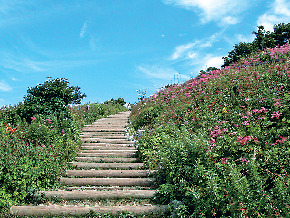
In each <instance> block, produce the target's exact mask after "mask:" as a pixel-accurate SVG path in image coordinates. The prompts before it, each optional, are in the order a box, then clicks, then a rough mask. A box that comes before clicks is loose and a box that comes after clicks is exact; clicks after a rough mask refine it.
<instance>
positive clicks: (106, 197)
mask: <svg viewBox="0 0 290 218" xmlns="http://www.w3.org/2000/svg"><path fill="white" fill-rule="evenodd" d="M129 115H130V112H124V113H119V114H118V115H112V116H109V118H103V119H100V120H98V121H96V122H94V123H93V124H91V125H86V126H85V127H84V128H83V132H82V134H81V141H82V142H83V143H82V146H81V150H80V151H79V152H78V153H77V157H76V161H74V162H70V164H71V165H72V166H73V167H74V168H76V169H74V170H66V172H65V173H64V175H63V177H61V178H59V180H58V182H59V183H60V184H61V185H62V186H61V187H63V188H64V189H65V190H56V191H40V192H37V193H36V195H41V196H44V197H46V199H48V200H51V201H52V202H58V205H54V204H52V205H51V202H49V203H48V204H50V205H39V206H13V207H11V208H10V213H11V214H12V215H15V216H36V217H43V216H84V217H85V216H86V215H87V214H88V213H90V212H92V211H93V212H94V213H99V214H104V213H112V214H115V215H117V214H118V213H121V212H122V211H129V212H131V213H133V214H136V215H140V214H141V215H144V216H145V217H165V214H166V212H167V211H168V206H167V205H155V206H152V205H150V199H152V197H153V195H154V193H155V190H154V185H155V179H154V178H151V177H152V176H153V174H154V173H155V171H150V170H142V168H143V167H144V164H143V163H138V159H137V158H135V156H136V153H137V149H136V147H135V145H134V144H135V143H134V142H133V141H128V140H127V137H126V136H125V133H126V128H125V126H126V125H127V124H128V117H129ZM122 199H126V200H124V201H123V200H122ZM135 199H136V200H135ZM116 201H117V202H116ZM129 201H130V202H131V203H130V204H134V206H131V205H128V202H129ZM106 202H110V204H112V205H111V206H107V205H108V204H107V203H106ZM104 203H105V204H106V205H103V204H104ZM55 204H56V203H55ZM71 204H74V205H71ZM116 204H117V205H116ZM118 204H119V205H120V204H121V205H123V204H127V205H124V206H119V205H118ZM136 204H137V205H136Z"/></svg>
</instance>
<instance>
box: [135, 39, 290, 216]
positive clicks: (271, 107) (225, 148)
mask: <svg viewBox="0 0 290 218" xmlns="http://www.w3.org/2000/svg"><path fill="white" fill-rule="evenodd" d="M289 57H290V46H289V44H286V45H284V46H282V47H276V48H274V49H266V50H265V51H263V52H259V53H254V54H252V55H251V56H249V57H248V58H243V59H241V60H240V61H239V62H237V63H235V64H233V65H231V66H229V67H226V68H224V69H222V70H214V71H211V72H209V73H208V74H203V75H202V76H201V77H200V78H196V79H192V80H189V81H187V82H185V83H184V84H181V85H172V86H170V87H168V88H166V89H163V90H161V91H160V92H159V93H156V94H155V95H154V96H153V97H151V98H149V99H145V100H144V101H142V102H140V103H138V105H137V106H135V107H134V108H133V110H132V116H131V121H132V124H133V127H134V128H135V129H136V130H137V129H141V128H143V129H144V130H146V131H145V133H144V134H143V135H142V136H141V137H140V138H138V140H139V142H138V148H139V152H140V154H141V157H142V158H143V160H144V161H145V162H146V164H147V167H148V168H150V169H159V171H158V172H159V173H158V174H157V176H156V177H157V181H158V182H159V185H160V187H159V191H158V192H157V193H156V195H155V199H156V201H157V203H163V204H164V203H170V205H171V208H172V212H173V213H174V214H175V215H177V216H178V217H185V216H189V215H191V216H192V217H203V216H205V217H225V216H228V217H241V216H242V217H266V216H269V217H270V216H274V217H287V216H290V205H289V202H290V187H289V185H290V177H289V173H290V139H289V132H290V110H289V108H290V64H289ZM157 109H158V110H159V112H158V113H155V112H154V113H148V111H149V112H150V111H156V110H157ZM144 121H146V122H144Z"/></svg>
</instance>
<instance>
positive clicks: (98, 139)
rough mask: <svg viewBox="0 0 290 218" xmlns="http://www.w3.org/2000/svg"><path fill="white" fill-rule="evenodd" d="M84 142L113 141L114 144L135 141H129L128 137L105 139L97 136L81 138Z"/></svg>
mask: <svg viewBox="0 0 290 218" xmlns="http://www.w3.org/2000/svg"><path fill="white" fill-rule="evenodd" d="M81 141H82V142H92V143H107V144H108V143H112V144H134V142H133V141H128V140H126V139H104V138H97V137H90V138H81Z"/></svg>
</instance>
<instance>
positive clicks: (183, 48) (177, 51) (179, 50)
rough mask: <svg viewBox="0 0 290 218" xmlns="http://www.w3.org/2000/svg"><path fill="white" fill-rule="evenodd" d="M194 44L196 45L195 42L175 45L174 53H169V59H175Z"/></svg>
mask: <svg viewBox="0 0 290 218" xmlns="http://www.w3.org/2000/svg"><path fill="white" fill-rule="evenodd" d="M195 45H196V43H195V42H193V43H187V44H184V45H179V46H177V47H175V49H174V53H173V54H172V55H171V60H177V59H178V58H180V57H181V56H183V55H184V53H185V52H186V51H188V50H190V49H191V48H193V47H194V46H195Z"/></svg>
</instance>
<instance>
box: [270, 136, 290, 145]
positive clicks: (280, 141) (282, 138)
mask: <svg viewBox="0 0 290 218" xmlns="http://www.w3.org/2000/svg"><path fill="white" fill-rule="evenodd" d="M279 138H281V139H278V140H276V142H275V143H273V144H272V145H277V144H278V143H281V144H282V143H284V142H285V141H286V140H287V139H288V137H283V136H280V135H279Z"/></svg>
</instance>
